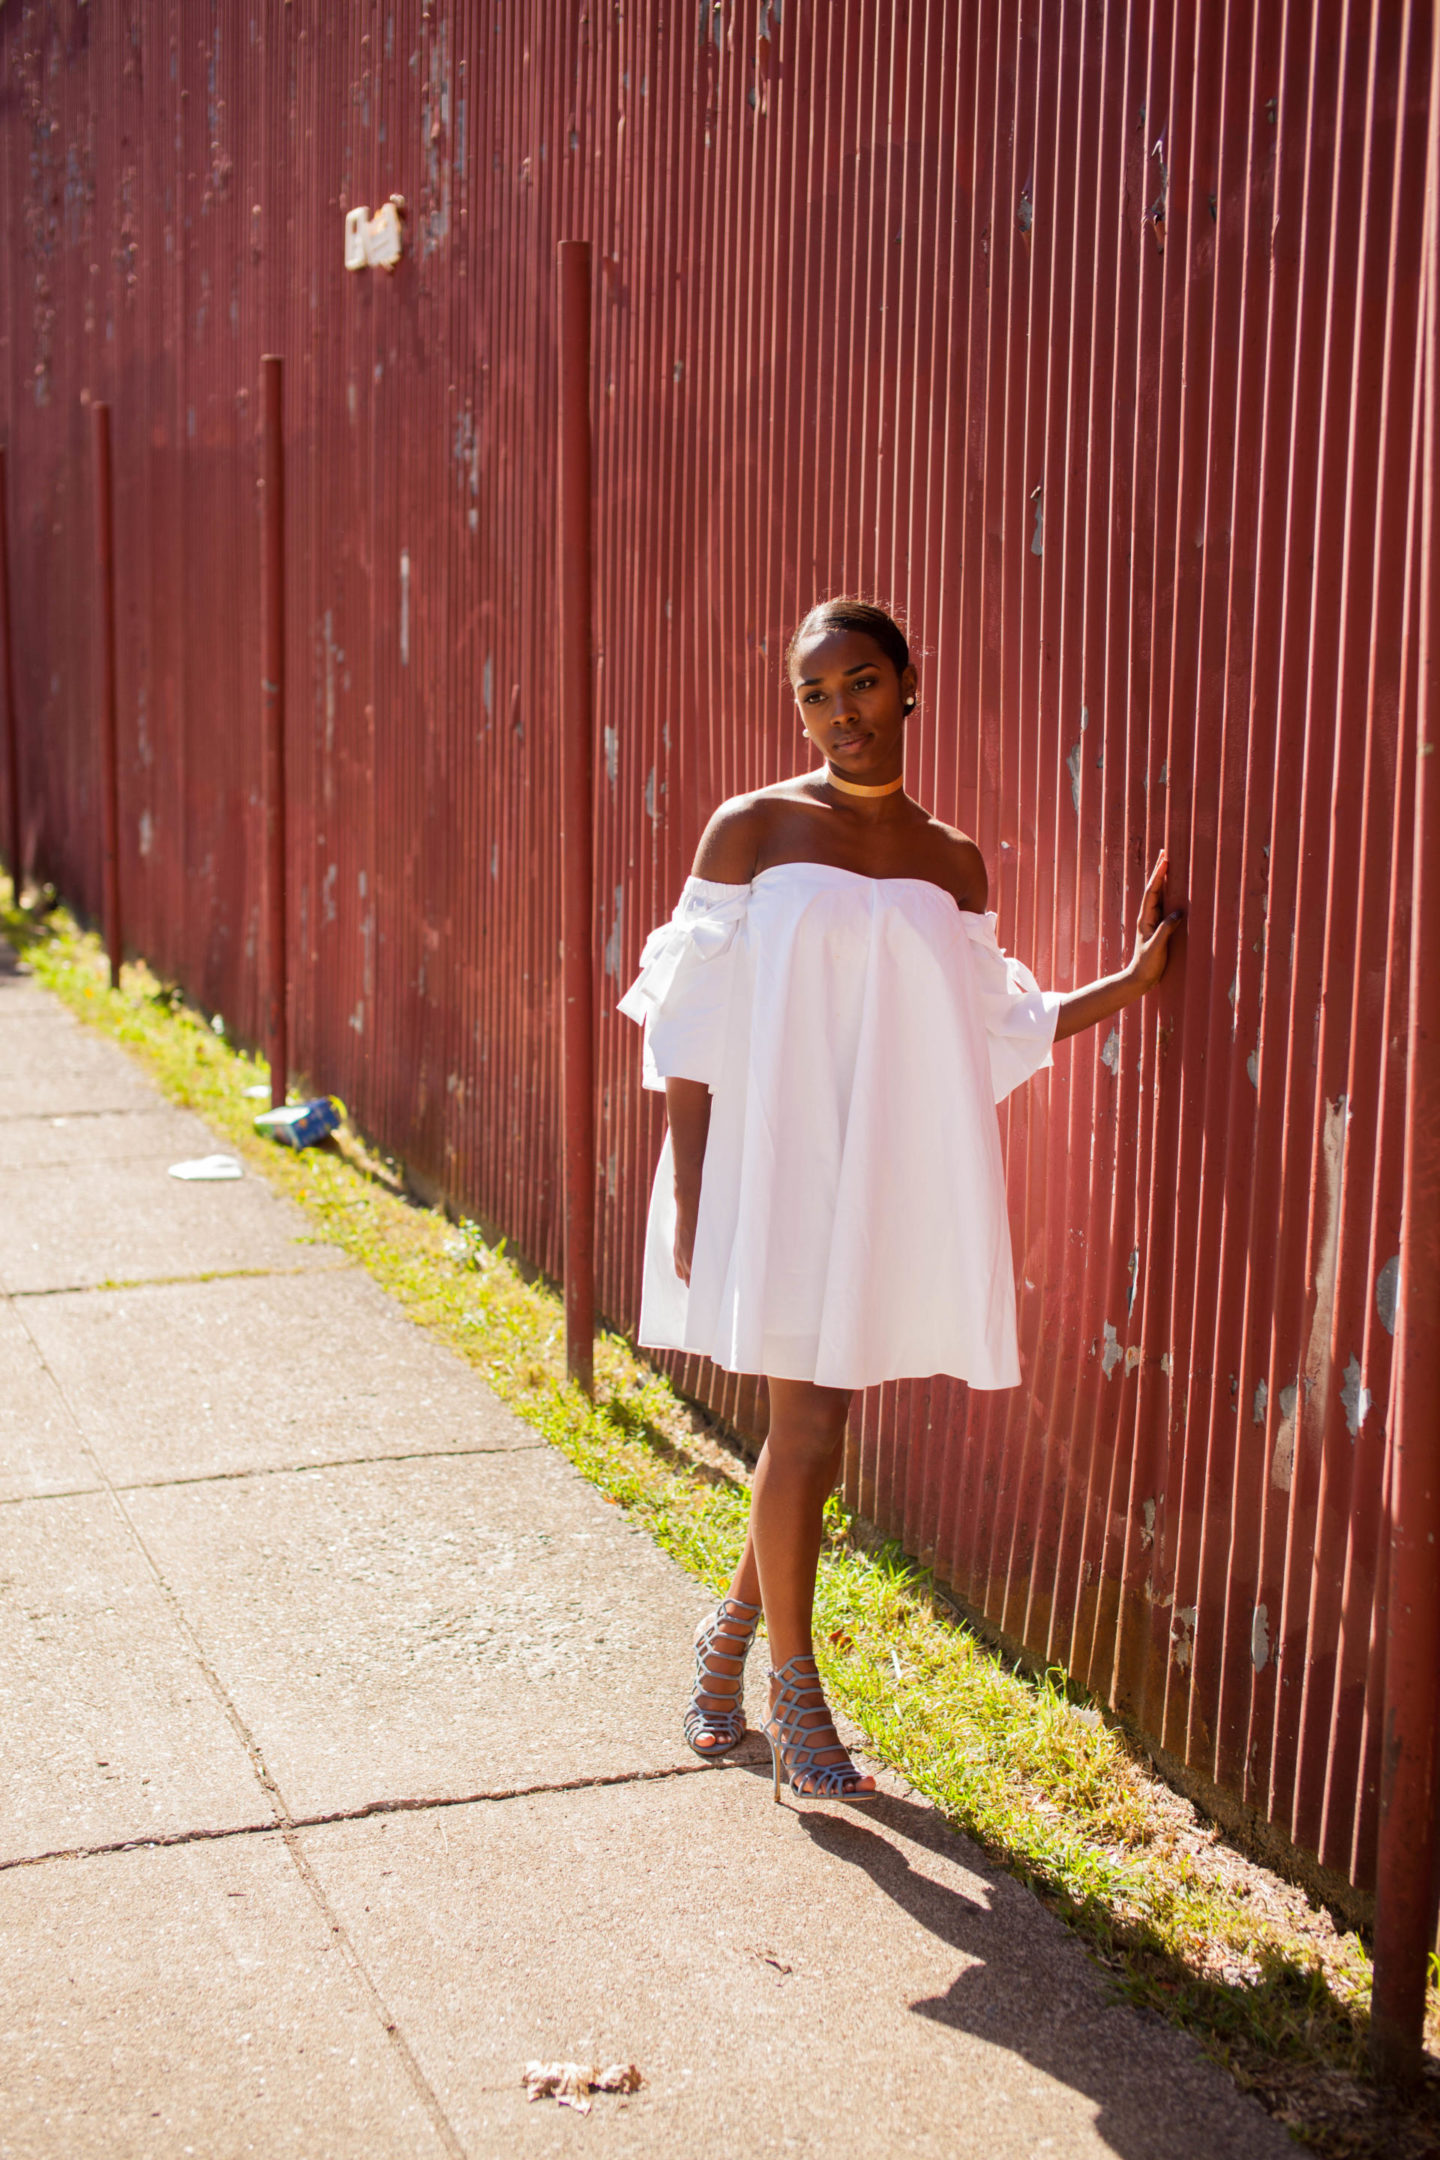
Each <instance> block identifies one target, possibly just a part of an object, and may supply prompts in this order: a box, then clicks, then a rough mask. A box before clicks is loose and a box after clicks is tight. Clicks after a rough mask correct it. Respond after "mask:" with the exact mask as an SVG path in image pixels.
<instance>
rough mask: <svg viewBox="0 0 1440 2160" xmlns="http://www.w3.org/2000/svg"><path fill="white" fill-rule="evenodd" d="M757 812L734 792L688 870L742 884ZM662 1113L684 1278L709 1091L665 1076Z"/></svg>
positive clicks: (679, 1270)
mask: <svg viewBox="0 0 1440 2160" xmlns="http://www.w3.org/2000/svg"><path fill="white" fill-rule="evenodd" d="M762 817H763V812H762V810H761V807H760V805H759V804H758V803H757V802H756V800H755V798H754V797H753V796H751V795H737V796H735V797H733V798H732V800H731V801H729V802H725V803H722V804H721V805H720V808H719V809H718V810H717V811H716V812H715V815H714V816H713V817H712V818H711V820H710V822H709V824H708V825H707V826H706V828H705V831H704V833H703V834H702V835H701V839H700V845H699V847H698V848H697V849H696V851H695V869H694V873H693V874H694V875H695V876H696V877H697V878H709V879H711V880H713V881H714V883H715V884H717V885H748V884H749V882H750V880H751V878H752V877H753V876H754V875H755V860H756V855H757V852H758V849H759V843H760V831H761V821H762ZM665 1115H666V1117H667V1118H668V1119H669V1121H670V1151H671V1154H672V1155H673V1156H674V1158H675V1273H676V1274H677V1275H678V1276H679V1277H680V1280H681V1282H684V1283H688V1282H689V1280H690V1262H691V1259H692V1258H693V1256H694V1252H695V1224H696V1221H697V1220H698V1218H699V1214H700V1173H701V1171H702V1170H703V1169H704V1167H705V1142H706V1139H707V1137H708V1135H709V1132H710V1090H709V1088H708V1087H706V1085H705V1083H704V1081H703V1080H667V1081H666V1082H665Z"/></svg>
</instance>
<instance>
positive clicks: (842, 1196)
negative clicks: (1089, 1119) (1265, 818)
mask: <svg viewBox="0 0 1440 2160" xmlns="http://www.w3.org/2000/svg"><path fill="white" fill-rule="evenodd" d="M787 665H788V671H789V677H790V683H791V687H792V690H793V692H794V696H795V701H796V705H797V708H798V711H799V717H800V721H801V725H802V727H803V728H804V731H805V734H806V735H807V737H808V738H809V741H810V744H811V745H812V746H813V747H814V748H815V749H817V750H818V751H819V752H820V755H821V758H822V760H823V762H822V763H821V764H820V765H819V766H818V767H813V768H812V769H811V770H809V771H807V772H803V773H800V774H797V775H796V777H795V778H794V779H791V780H783V781H781V782H779V783H778V785H776V786H774V787H768V788H762V789H760V790H758V791H757V792H756V793H755V794H752V795H739V796H736V797H734V799H733V800H731V801H730V802H726V803H722V804H721V806H720V808H719V809H718V810H717V811H716V812H715V815H714V816H713V817H712V818H711V820H710V823H709V825H708V826H707V827H706V830H705V834H704V837H703V838H702V840H701V842H700V847H699V851H698V853H697V854H696V857H695V867H694V873H693V875H692V876H691V877H690V878H689V879H688V880H687V881H686V885H685V890H684V892H683V894H682V895H681V899H680V903H679V905H678V907H677V908H676V910H675V913H674V915H673V916H672V918H671V920H670V921H669V922H668V923H666V924H665V925H663V926H662V927H661V928H660V929H659V930H657V931H656V932H655V933H654V935H653V936H652V937H651V938H650V940H649V941H648V943H647V944H646V947H645V951H644V954H643V955H642V958H641V966H640V974H639V976H638V978H637V980H636V982H635V983H634V984H633V985H632V987H631V989H630V990H629V991H628V992H627V994H626V996H625V997H624V999H623V1000H622V1001H621V1007H620V1009H621V1011H622V1012H625V1013H627V1014H628V1015H629V1016H630V1017H631V1018H632V1019H635V1020H638V1021H643V1023H644V1027H645V1052H644V1081H645V1085H646V1086H647V1087H651V1088H663V1090H664V1093H665V1101H666V1110H667V1118H668V1128H669V1129H668V1132H667V1136H666V1141H665V1146H664V1149H663V1151H662V1154H661V1159H660V1164H659V1167H658V1169H657V1171H656V1176H655V1186H654V1191H653V1194H652V1197H651V1203H650V1217H649V1226H648V1231H647V1238H646V1252H645V1279H644V1291H643V1297H642V1304H641V1316H640V1330H639V1339H640V1341H641V1343H642V1344H644V1345H646V1346H648V1347H651V1348H655V1349H666V1350H681V1351H687V1352H692V1353H694V1352H698V1353H700V1354H702V1355H704V1356H705V1357H708V1358H711V1359H713V1360H714V1362H715V1363H716V1364H717V1365H719V1366H721V1367H723V1368H724V1370H726V1371H727V1372H740V1373H757V1374H764V1376H765V1378H766V1380H767V1381H768V1384H769V1396H770V1425H769V1432H768V1436H767V1438H766V1441H765V1445H764V1448H763V1449H762V1451H761V1455H760V1460H759V1463H758V1465H757V1468H756V1472H755V1480H754V1487H753V1493H752V1500H751V1512H750V1530H749V1536H748V1538H747V1540H746V1545H745V1551H744V1554H743V1555H742V1558H741V1561H740V1565H739V1567H738V1568H737V1569H736V1571H735V1575H734V1578H733V1580H732V1582H731V1585H730V1589H729V1592H728V1594H727V1595H726V1596H725V1597H724V1598H723V1599H722V1600H721V1602H720V1604H719V1606H718V1607H717V1608H716V1610H715V1612H714V1613H713V1614H711V1615H710V1616H709V1617H708V1618H707V1619H706V1620H705V1621H704V1622H703V1623H702V1624H701V1626H700V1629H699V1631H698V1633H697V1636H696V1679H695V1687H694V1691H693V1694H692V1697H691V1701H690V1705H689V1708H688V1710H687V1712H686V1717H685V1734H686V1738H687V1739H688V1741H689V1743H690V1745H691V1747H692V1748H694V1750H695V1751H696V1753H697V1754H700V1755H705V1756H715V1757H718V1756H721V1755H724V1754H727V1753H729V1752H730V1751H731V1750H732V1749H733V1748H734V1747H735V1746H737V1745H738V1743H739V1741H740V1739H741V1738H742V1736H743V1734H744V1731H745V1716H744V1710H743V1706H742V1705H743V1678H744V1667H745V1658H746V1654H747V1652H748V1651H749V1648H750V1645H751V1642H752V1641H753V1639H754V1634H755V1629H756V1626H757V1623H758V1621H759V1618H760V1614H761V1611H762V1609H763V1612H764V1616H765V1625H766V1632H767V1634H768V1637H769V1644H770V1659H771V1672H770V1718H769V1722H768V1723H767V1725H766V1727H765V1732H766V1737H767V1739H768V1740H769V1742H770V1747H771V1754H772V1759H773V1765H774V1773H775V1776H774V1786H775V1797H776V1798H777V1799H778V1798H779V1796H780V1785H781V1781H782V1778H784V1779H786V1780H788V1782H789V1784H790V1786H791V1789H792V1790H793V1791H794V1792H795V1793H797V1794H799V1795H801V1796H803V1797H807V1798H811V1797H814V1798H818V1797H824V1798H830V1799H846V1800H863V1799H866V1798H868V1797H870V1796H871V1795H872V1794H873V1792H874V1790H875V1786H874V1780H873V1779H872V1778H869V1777H866V1776H864V1775H862V1773H861V1772H860V1771H859V1770H857V1768H856V1766H855V1764H854V1763H853V1762H852V1761H851V1759H850V1756H849V1754H848V1753H847V1752H846V1750H845V1748H844V1747H843V1746H842V1745H841V1743H840V1741H839V1739H838V1737H837V1735H836V1732H835V1728H834V1725H833V1724H832V1722H831V1718H830V1712H829V1710H828V1708H827V1706H826V1703H825V1698H824V1696H823V1694H822V1692H821V1689H820V1683H819V1677H818V1674H817V1671H816V1666H815V1659H814V1653H813V1644H812V1641H811V1633H810V1628H811V1612H812V1606H813V1601H814V1591H815V1573H816V1568H817V1566H818V1564H819V1556H820V1542H821V1521H822V1514H823V1510H824V1505H825V1500H826V1497H827V1496H828V1494H829V1493H830V1491H831V1490H832V1488H833V1486H834V1484H835V1480H836V1477H837V1474H838V1472H839V1469H840V1462H841V1455H842V1451H843V1447H844V1436H845V1421H846V1417H847V1414H848V1412H849V1408H850V1402H851V1398H852V1396H853V1395H854V1394H855V1392H856V1390H857V1389H861V1388H867V1387H874V1386H876V1385H878V1384H879V1383H880V1382H881V1381H885V1380H905V1379H920V1378H926V1377H929V1376H930V1375H932V1374H937V1373H947V1374H953V1375H954V1376H955V1377H956V1378H957V1379H961V1380H964V1381H967V1382H968V1383H969V1385H970V1386H971V1387H974V1388H1005V1387H1014V1386H1015V1385H1016V1384H1017V1383H1018V1381H1019V1378H1020V1365H1019V1356H1018V1350H1017V1343H1016V1332H1015V1284H1014V1273H1013V1266H1012V1261H1011V1253H1010V1236H1009V1225H1008V1218H1007V1214H1006V1206H1005V1188H1004V1181H1003V1175H1002V1164H1001V1156H1000V1138H999V1127H998V1123H997V1120H996V1114H995V1105H996V1104H997V1103H998V1102H1000V1101H1002V1100H1003V1099H1004V1097H1005V1096H1006V1095H1008V1094H1009V1093H1010V1091H1011V1090H1012V1089H1013V1088H1015V1087H1018V1086H1019V1085H1020V1084H1021V1083H1022V1082H1023V1081H1025V1080H1027V1079H1028V1078H1029V1077H1030V1075H1031V1074H1032V1073H1034V1072H1036V1071H1038V1070H1039V1069H1040V1067H1042V1066H1045V1065H1048V1064H1049V1063H1050V1062H1051V1057H1050V1052H1051V1045H1052V1043H1054V1042H1057V1041H1061V1040H1063V1039H1064V1038H1065V1037H1066V1036H1069V1035H1074V1034H1077V1033H1079V1031H1080V1030H1081V1029H1082V1028H1087V1027H1093V1026H1094V1025H1095V1024H1096V1022H1097V1021H1100V1020H1104V1019H1107V1018H1109V1016H1110V1015H1111V1014H1113V1013H1117V1012H1119V1011H1120V1010H1121V1008H1122V1007H1123V1006H1125V1005H1128V1004H1130V1003H1132V1002H1133V1000H1135V999H1136V998H1139V997H1142V996H1143V995H1144V994H1145V992H1146V991H1147V990H1150V989H1152V988H1153V987H1154V985H1155V984H1156V983H1157V982H1158V981H1159V980H1160V977H1161V975H1162V974H1163V973H1164V970H1165V963H1166V957H1167V947H1168V945H1169V941H1170V937H1171V934H1172V932H1173V931H1174V929H1175V926H1176V924H1177V923H1178V922H1179V920H1180V917H1179V915H1178V914H1177V913H1171V914H1166V912H1165V908H1164V899H1163V890H1164V877H1165V857H1164V855H1163V854H1162V855H1161V857H1160V859H1159V860H1158V862H1157V863H1156V865H1155V870H1154V873H1153V875H1152V877H1151V879H1150V883H1149V885H1148V887H1147V888H1146V892H1145V897H1144V900H1143V902H1142V905H1141V910H1140V919H1139V926H1138V932H1137V937H1136V944H1135V953H1134V957H1133V959H1132V960H1131V962H1130V965H1129V966H1128V967H1127V968H1125V969H1124V970H1123V971H1122V973H1120V974H1118V975H1114V976H1111V977H1108V978H1107V979H1106V980H1104V981H1101V982H1096V983H1091V984H1090V985H1089V986H1088V987H1086V988H1085V989H1082V990H1071V991H1066V992H1054V991H1042V990H1041V989H1040V988H1039V986H1038V985H1037V983H1036V982H1035V979H1034V977H1033V976H1032V975H1031V974H1030V973H1029V972H1028V970H1027V969H1026V968H1024V967H1022V966H1021V965H1020V963H1019V962H1018V961H1016V960H1011V959H1007V958H1006V956H1005V954H1004V953H1003V952H1002V950H1001V948H1000V945H999V944H998V942H997V938H996V921H995V917H994V915H993V914H990V913H989V912H987V901H988V884H987V879H986V874H985V865H984V862H983V861H982V859H981V856H980V851H979V849H978V848H977V847H976V846H975V843H974V842H973V841H972V840H969V839H967V838H966V837H965V835H964V834H963V833H959V832H956V831H955V830H954V829H953V828H952V827H950V826H948V825H943V824H941V822H940V821H939V819H938V818H935V817H932V816H931V815H930V813H929V812H928V811H927V810H925V809H923V808H922V807H921V805H920V804H919V803H917V802H913V801H912V800H911V799H910V798H909V797H908V796H907V795H906V793H905V789H904V782H903V779H902V756H903V738H904V730H905V722H906V719H907V717H908V716H909V714H910V713H911V712H912V711H913V709H914V706H915V702H916V687H917V686H916V671H915V668H914V665H913V663H912V661H911V658H910V652H909V647H908V644H907V642H906V639H905V636H904V633H903V632H902V631H901V629H900V627H899V625H898V624H897V623H896V622H895V621H894V620H893V618H892V617H891V616H890V615H888V614H886V613H885V612H884V611H883V610H882V609H880V608H878V607H874V606H872V605H870V604H869V603H866V602H863V601H856V600H846V599H838V600H826V601H822V602H821V603H820V604H819V605H818V606H816V607H814V608H812V609H811V611H810V613H809V614H808V615H807V616H806V618H805V620H804V622H803V623H802V624H801V625H800V628H799V629H798V630H797V631H796V633H795V636H794V638H793V639H792V640H791V644H790V649H789V653H788V655H787Z"/></svg>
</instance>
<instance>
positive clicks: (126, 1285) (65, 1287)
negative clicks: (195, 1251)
mask: <svg viewBox="0 0 1440 2160" xmlns="http://www.w3.org/2000/svg"><path fill="white" fill-rule="evenodd" d="M296 1242H297V1243H299V1242H300V1240H298V1239H297V1240H296ZM308 1242H309V1243H311V1244H314V1245H323V1244H324V1243H325V1242H326V1241H325V1239H324V1238H312V1239H310V1240H309V1241H308ZM356 1266H357V1263H356V1262H355V1261H353V1260H346V1259H343V1258H341V1259H339V1260H335V1261H332V1263H331V1264H330V1266H329V1267H328V1268H324V1269H316V1268H298V1267H293V1268H290V1267H287V1268H276V1267H237V1268H207V1269H205V1270H204V1272H203V1273H202V1274H199V1275H135V1276H126V1277H125V1278H124V1279H123V1280H121V1279H117V1278H114V1277H110V1276H107V1277H106V1279H105V1281H104V1282H98V1283H84V1282H81V1283H52V1284H49V1285H47V1286H46V1288H45V1289H43V1290H6V1291H5V1292H4V1293H3V1295H4V1297H5V1298H6V1299H7V1300H8V1301H9V1302H10V1303H12V1304H18V1303H19V1301H20V1299H21V1298H49V1297H81V1296H84V1297H100V1296H102V1295H105V1294H107V1293H109V1292H111V1291H115V1290H174V1289H183V1288H184V1287H185V1285H186V1284H187V1283H212V1282H249V1281H251V1280H253V1279H254V1278H256V1277H261V1276H270V1275H274V1276H276V1277H279V1278H281V1279H285V1278H288V1277H289V1276H292V1275H314V1274H317V1273H323V1274H326V1275H344V1274H348V1273H349V1272H350V1271H351V1270H353V1269H354V1268H355V1267H356Z"/></svg>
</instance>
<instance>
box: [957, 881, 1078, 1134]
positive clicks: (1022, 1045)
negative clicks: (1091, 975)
mask: <svg viewBox="0 0 1440 2160" xmlns="http://www.w3.org/2000/svg"><path fill="white" fill-rule="evenodd" d="M960 920H961V921H962V922H963V923H964V925H965V928H966V931H967V932H968V934H969V939H970V960H971V973H972V976H973V979H974V983H975V990H976V995H977V998H978V1002H979V1006H980V1016H981V1018H982V1020H983V1021H984V1024H985V1034H986V1037H987V1039H988V1041H989V1045H990V1078H991V1080H992V1082H993V1084H994V1088H995V1100H996V1102H997V1103H998V1102H1003V1101H1004V1100H1005V1097H1006V1096H1007V1095H1008V1094H1009V1093H1010V1092H1011V1090H1012V1089H1014V1088H1017V1087H1019V1086H1020V1084H1021V1082H1022V1081H1024V1080H1028V1079H1029V1078H1030V1077H1031V1075H1032V1074H1033V1073H1037V1072H1039V1071H1041V1070H1042V1068H1043V1067H1045V1066H1046V1065H1049V1064H1050V1063H1051V1062H1052V1060H1051V1056H1050V1046H1051V1044H1052V1043H1053V1042H1054V1040H1055V1022H1056V1019H1057V1018H1058V1016H1059V1012H1060V993H1059V991H1058V990H1042V989H1041V988H1040V985H1039V983H1037V982H1036V980H1035V977H1034V976H1033V975H1032V974H1031V973H1030V970H1029V968H1027V967H1025V966H1023V965H1022V963H1021V962H1020V961H1019V960H1010V959H1007V958H1006V956H1005V954H1004V953H1003V952H1002V951H1001V949H1000V945H999V942H998V940H997V938H996V936H995V916H994V915H993V914H989V915H962V916H961V918H960Z"/></svg>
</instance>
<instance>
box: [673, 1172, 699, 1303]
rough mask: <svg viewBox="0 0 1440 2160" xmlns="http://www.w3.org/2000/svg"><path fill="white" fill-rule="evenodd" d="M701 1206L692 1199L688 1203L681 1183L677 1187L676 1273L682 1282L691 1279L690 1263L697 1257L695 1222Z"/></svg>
mask: <svg viewBox="0 0 1440 2160" xmlns="http://www.w3.org/2000/svg"><path fill="white" fill-rule="evenodd" d="M699 1212H700V1211H699V1208H698V1207H697V1206H696V1204H695V1203H694V1202H693V1201H691V1202H689V1203H688V1204H687V1201H686V1198H685V1196H684V1195H683V1194H682V1193H681V1191H680V1188H679V1184H678V1183H677V1184H676V1188H675V1273H676V1274H677V1275H678V1276H679V1278H680V1280H681V1282H683V1283H688V1282H689V1280H690V1263H691V1261H692V1260H693V1259H694V1257H695V1222H696V1218H697V1216H698V1214H699Z"/></svg>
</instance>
